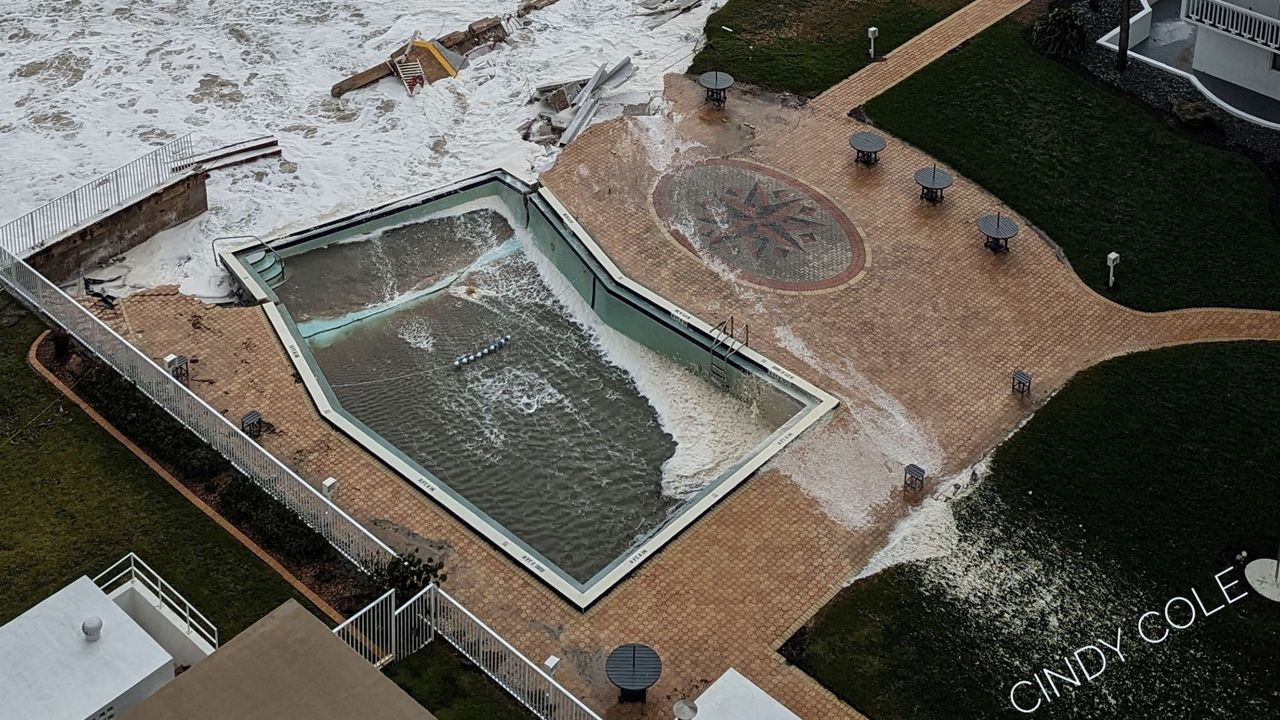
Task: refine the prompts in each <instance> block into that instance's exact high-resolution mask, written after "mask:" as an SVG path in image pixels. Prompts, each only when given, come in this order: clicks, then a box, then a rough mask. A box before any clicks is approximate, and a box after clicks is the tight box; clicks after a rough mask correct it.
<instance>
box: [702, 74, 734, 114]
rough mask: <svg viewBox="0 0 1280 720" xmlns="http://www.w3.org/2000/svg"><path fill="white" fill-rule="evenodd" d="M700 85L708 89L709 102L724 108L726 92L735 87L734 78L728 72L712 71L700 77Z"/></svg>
mask: <svg viewBox="0 0 1280 720" xmlns="http://www.w3.org/2000/svg"><path fill="white" fill-rule="evenodd" d="M698 84H699V85H701V86H702V87H704V88H706V91H707V102H710V103H714V104H716V105H717V106H719V107H724V100H725V92H726V91H727V90H728V89H729V88H731V87H733V76H732V75H730V74H729V73H727V72H720V71H719V70H712V71H711V72H705V73H702V74H701V75H699V76H698Z"/></svg>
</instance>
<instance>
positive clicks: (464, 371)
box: [277, 201, 799, 582]
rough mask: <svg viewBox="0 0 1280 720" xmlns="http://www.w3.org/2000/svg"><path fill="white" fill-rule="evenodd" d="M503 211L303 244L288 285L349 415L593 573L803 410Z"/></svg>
mask: <svg viewBox="0 0 1280 720" xmlns="http://www.w3.org/2000/svg"><path fill="white" fill-rule="evenodd" d="M504 213H505V209H504V206H502V205H501V204H499V203H497V202H496V201H494V202H491V201H479V202H473V203H469V204H467V205H465V206H463V207H461V208H455V209H454V210H453V211H451V212H449V213H446V214H441V215H435V216H431V217H428V218H426V219H421V220H417V221H414V222H410V223H405V224H402V225H396V226H392V227H388V228H383V229H381V230H379V231H377V232H375V233H371V234H370V235H367V236H363V237H362V239H359V240H356V241H348V242H339V243H333V244H330V245H327V246H323V247H319V248H315V249H309V250H305V251H302V252H298V253H296V254H287V255H286V258H285V262H286V264H287V266H288V267H289V278H290V279H289V280H288V282H286V283H285V284H284V285H282V286H281V287H279V288H277V293H278V294H279V296H280V300H281V302H282V303H283V304H284V306H285V307H286V308H287V309H288V310H289V312H290V314H291V316H292V317H293V319H294V320H295V322H296V323H297V325H298V327H299V330H300V331H301V334H302V335H303V336H304V337H307V343H308V345H309V346H310V348H311V351H312V353H313V355H314V357H315V360H316V363H317V364H318V365H319V368H320V370H321V371H322V372H323V374H324V376H325V378H326V380H327V381H328V382H329V384H330V386H331V387H332V389H333V392H334V394H335V395H336V396H337V398H338V400H339V401H340V403H341V405H342V408H343V409H344V410H345V411H346V412H347V413H349V414H350V415H351V416H353V417H354V418H356V419H357V420H358V421H359V422H362V423H364V424H365V425H366V426H368V427H369V428H370V429H371V430H373V431H374V432H375V433H377V434H378V435H379V436H381V437H382V438H383V439H384V440H386V441H387V442H388V443H389V444H391V445H392V446H394V448H395V449H396V450H397V451H398V452H399V453H401V454H403V455H404V456H405V457H406V458H408V459H409V460H411V461H412V462H413V463H416V464H417V465H418V466H419V467H421V468H422V469H424V470H426V471H428V472H429V473H431V474H433V475H435V476H436V477H438V478H439V479H440V480H441V481H443V482H444V483H445V484H446V485H448V486H449V487H450V488H451V489H452V490H454V491H455V492H456V493H458V494H459V495H461V496H462V497H464V498H466V500H467V501H469V502H470V503H472V504H473V505H474V506H475V507H476V508H478V509H479V510H480V511H481V512H483V513H484V514H486V515H488V516H489V517H490V518H492V519H493V520H494V521H496V522H497V523H499V524H501V525H502V526H504V527H505V528H506V529H507V530H508V531H509V532H510V533H511V534H513V535H514V536H516V537H518V538H519V539H520V540H521V541H523V542H524V543H527V544H528V546H530V547H531V548H533V549H534V550H536V551H537V552H538V553H539V554H541V555H542V556H544V557H545V558H546V559H547V560H549V561H550V562H552V563H554V564H555V565H557V566H558V567H560V568H561V569H562V570H563V571H565V572H566V573H567V574H568V575H570V576H571V577H573V578H575V579H577V580H578V581H579V582H586V581H588V580H590V579H591V578H592V577H593V576H595V575H596V574H597V573H599V572H600V571H601V570H603V569H605V568H606V567H607V566H608V565H609V563H611V562H612V561H613V560H615V559H617V558H618V557H619V556H621V555H623V554H624V553H625V552H626V551H627V549H628V548H630V547H632V546H633V545H634V544H635V543H636V542H638V541H639V540H642V539H643V538H646V537H648V536H649V535H650V534H652V533H653V532H654V531H656V530H657V529H658V528H660V527H661V526H662V525H664V524H665V522H666V521H667V520H668V519H669V518H670V517H671V516H672V515H673V514H674V513H675V512H676V511H677V510H679V509H680V508H681V507H682V506H683V504H684V502H685V501H686V500H688V499H689V498H690V497H692V496H694V495H696V493H697V492H698V491H699V490H701V489H702V488H704V487H705V486H706V485H708V484H709V483H711V482H713V481H714V480H716V479H717V478H719V477H720V476H722V475H723V474H725V473H726V472H728V471H730V470H732V469H734V468H735V467H736V464H737V463H739V462H741V461H742V460H743V459H744V458H745V457H746V456H748V455H749V454H750V453H751V451H753V450H754V449H756V448H757V447H759V446H761V445H762V443H764V442H766V441H767V439H768V438H769V436H770V435H771V434H772V433H773V431H774V430H776V429H777V428H778V427H780V426H781V425H782V424H783V423H785V422H786V420H787V419H789V418H790V417H791V415H794V413H795V412H796V411H798V410H799V405H798V404H797V403H795V402H794V401H792V400H790V398H780V397H775V395H777V394H780V393H778V391H776V390H774V389H773V388H772V387H771V386H765V385H761V387H760V388H758V390H757V389H756V388H754V386H752V385H751V384H750V382H749V381H744V383H746V387H747V389H748V392H746V393H739V394H738V396H735V395H730V394H729V393H726V392H725V391H724V390H723V389H721V388H719V387H717V386H714V385H712V384H710V383H708V382H707V381H706V380H705V379H703V377H701V376H700V375H699V374H697V373H696V372H694V371H693V370H691V369H689V368H686V367H683V366H682V365H680V364H679V363H677V362H675V361H674V360H671V359H670V358H668V357H666V356H664V355H661V354H659V353H657V352H655V351H653V350H651V349H649V348H647V347H645V346H644V345H641V344H640V343H637V342H635V341H634V340H632V339H630V338H629V337H627V336H626V335H624V334H622V333H621V332H619V331H617V330H615V329H614V328H612V327H610V326H608V325H606V324H604V323H603V322H602V321H601V320H599V318H598V317H597V316H596V315H595V313H594V312H593V311H592V310H591V308H590V306H589V305H588V304H587V303H586V302H585V301H583V299H582V298H581V297H580V296H579V295H578V292H577V290H575V289H574V288H573V287H572V286H571V285H570V281H572V280H574V279H575V278H565V277H563V276H561V274H560V272H559V270H557V269H556V268H555V267H554V266H552V265H551V263H550V262H549V261H548V260H547V259H546V258H545V257H544V256H543V255H542V253H541V252H540V251H539V250H538V248H537V245H536V243H535V240H534V239H533V238H532V237H531V236H530V235H529V234H528V232H527V231H525V230H522V229H513V223H512V222H510V221H509V220H508V219H507V218H506V217H505V215H504ZM506 337H510V341H509V342H508V343H506V344H504V345H502V346H501V347H500V348H497V349H493V350H490V351H489V352H487V353H484V354H482V356H481V357H479V358H477V359H474V360H473V361H472V362H469V363H467V364H465V365H463V366H461V367H457V366H455V361H456V360H457V358H459V357H466V356H472V357H474V356H475V355H476V354H477V353H479V352H481V351H482V350H483V349H484V348H488V347H490V346H491V345H493V341H494V340H495V339H496V338H506ZM771 393H772V394H771ZM741 397H749V398H751V399H750V400H744V399H741Z"/></svg>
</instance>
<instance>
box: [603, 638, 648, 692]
mask: <svg viewBox="0 0 1280 720" xmlns="http://www.w3.org/2000/svg"><path fill="white" fill-rule="evenodd" d="M604 673H605V675H608V676H609V682H611V683H613V684H614V685H617V686H618V687H619V688H621V689H623V690H647V689H648V688H650V687H651V686H652V685H653V684H654V683H656V682H658V676H659V675H661V674H662V660H661V659H659V658H658V653H656V652H654V651H653V648H651V647H649V646H648V645H641V644H640V643H628V644H626V645H619V646H618V647H616V648H614V650H613V652H611V653H609V658H608V659H607V660H605V661H604Z"/></svg>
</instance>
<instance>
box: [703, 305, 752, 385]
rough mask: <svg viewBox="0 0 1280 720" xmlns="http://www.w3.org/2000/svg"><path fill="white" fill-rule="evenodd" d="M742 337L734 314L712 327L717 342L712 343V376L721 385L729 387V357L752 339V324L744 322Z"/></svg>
mask: <svg viewBox="0 0 1280 720" xmlns="http://www.w3.org/2000/svg"><path fill="white" fill-rule="evenodd" d="M741 330H742V337H738V328H737V327H736V326H735V325H734V321H733V316H732V315H730V316H729V319H728V320H725V321H724V322H722V323H720V324H719V325H717V326H715V327H714V328H712V329H711V335H712V337H714V338H715V342H713V343H711V348H710V350H711V365H710V367H711V378H712V379H713V380H715V381H716V382H717V383H718V384H719V385H720V387H722V388H725V389H726V390H727V389H729V358H731V357H733V356H734V355H736V354H737V353H738V351H739V350H741V349H742V348H744V347H746V346H747V344H748V343H749V342H750V340H751V326H750V325H747V324H746V323H743V324H742V328H741Z"/></svg>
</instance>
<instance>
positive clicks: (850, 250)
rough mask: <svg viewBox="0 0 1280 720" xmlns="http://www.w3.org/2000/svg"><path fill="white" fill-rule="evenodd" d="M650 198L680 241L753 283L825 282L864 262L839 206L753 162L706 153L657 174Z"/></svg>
mask: <svg viewBox="0 0 1280 720" xmlns="http://www.w3.org/2000/svg"><path fill="white" fill-rule="evenodd" d="M653 206H654V210H655V211H656V212H657V215H658V219H659V220H660V221H661V222H662V223H663V225H665V227H666V229H667V230H668V231H669V232H670V233H671V235H672V236H673V237H675V239H676V240H678V241H679V242H680V244H681V245H684V246H685V247H686V248H688V249H690V250H692V251H693V252H694V253H696V254H697V255H698V256H700V257H703V258H704V259H707V260H709V261H718V262H721V263H723V264H725V265H727V266H728V267H729V268H730V269H731V270H733V271H734V272H736V273H737V274H738V275H739V276H740V277H741V278H742V279H743V280H745V281H747V282H749V283H752V284H754V285H760V286H763V287H768V288H774V289H777V290H789V291H799V292H803V291H813V290H825V289H827V288H832V287H835V286H837V285H840V284H842V283H845V282H848V281H849V280H850V279H852V278H853V277H855V276H857V274H858V273H859V272H861V271H862V266H863V263H864V262H865V258H866V255H865V252H864V250H863V245H862V238H861V236H859V234H858V230H857V228H855V227H854V226H853V223H851V222H849V219H848V218H847V217H845V215H844V213H842V212H841V211H840V209H839V208H837V207H836V206H835V205H834V204H832V202H831V201H830V200H828V199H827V198H826V197H824V196H823V195H822V194H821V193H819V192H818V191H816V190H814V189H812V188H810V187H809V186H807V185H805V184H804V183H801V182H800V181H798V180H795V179H794V178H789V177H787V176H786V175H783V174H782V173H779V172H777V171H776V170H772V169H770V168H765V167H761V166H759V165H753V164H751V163H746V162H741V161H738V160H709V161H707V162H703V163H699V164H697V165H692V166H689V167H685V168H681V169H678V170H676V171H674V172H672V173H670V174H668V175H665V176H663V177H662V178H661V179H660V180H659V181H658V185H657V187H656V188H655V189H654V195H653Z"/></svg>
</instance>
